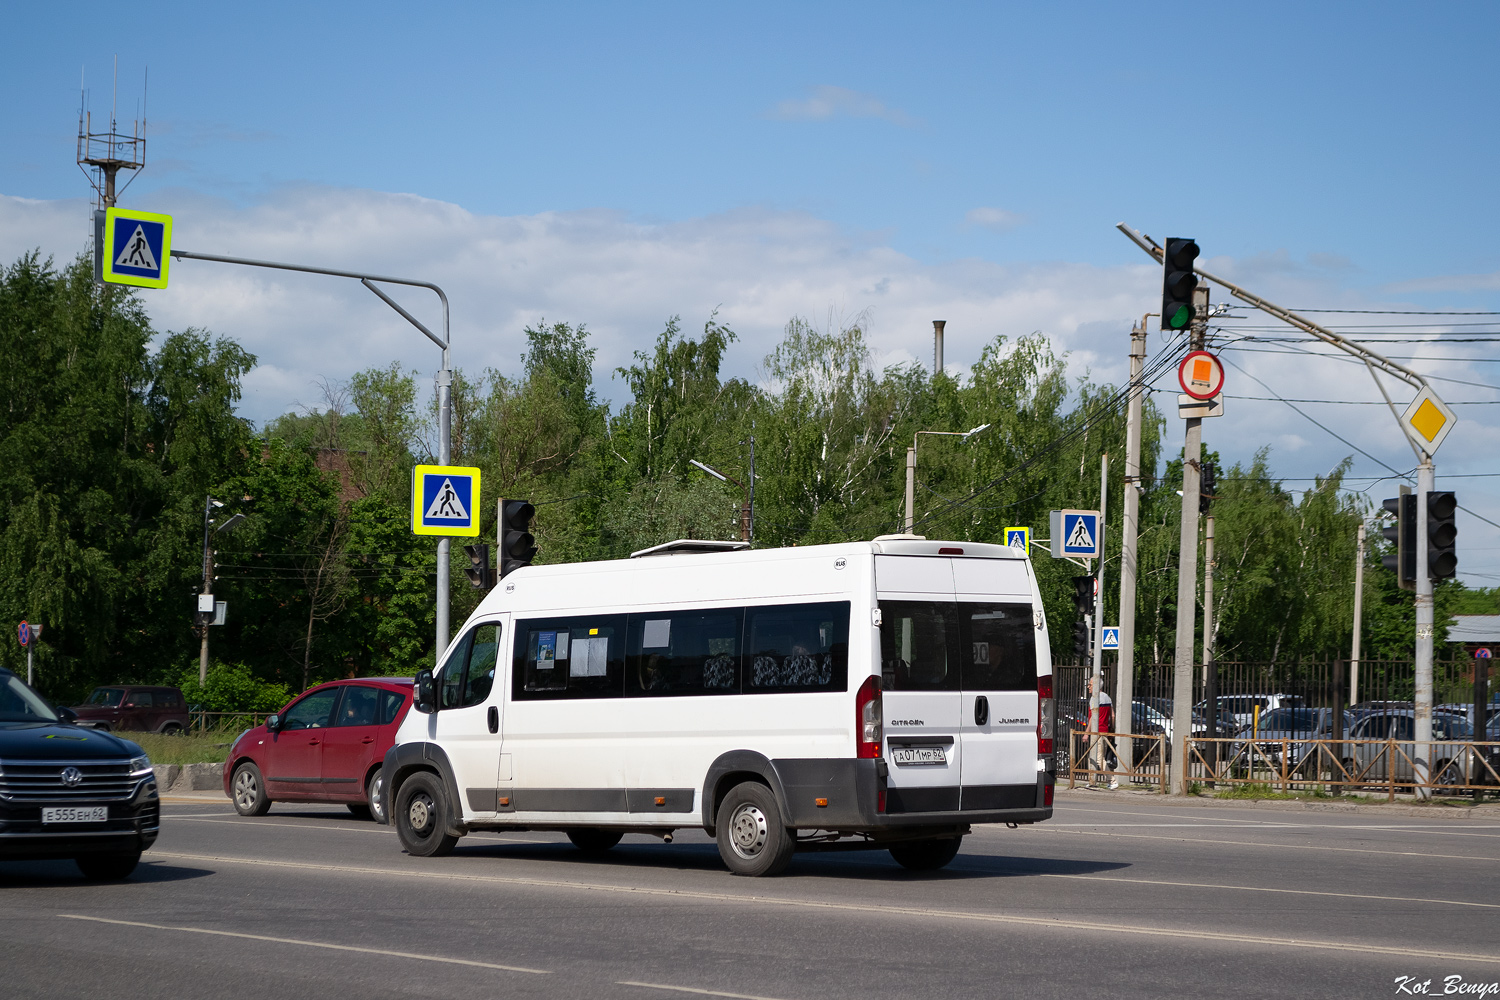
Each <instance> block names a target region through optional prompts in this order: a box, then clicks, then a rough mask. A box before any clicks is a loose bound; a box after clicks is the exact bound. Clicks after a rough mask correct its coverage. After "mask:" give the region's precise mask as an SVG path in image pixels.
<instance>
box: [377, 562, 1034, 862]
mask: <svg viewBox="0 0 1500 1000" xmlns="http://www.w3.org/2000/svg"><path fill="white" fill-rule="evenodd" d="M416 684H417V691H416V699H415V701H414V703H413V707H414V709H415V711H412V712H410V713H409V714H408V715H407V717H406V721H405V722H404V723H403V724H402V726H401V729H400V731H399V732H398V733H397V736H396V743H395V746H394V747H392V749H391V750H390V752H389V753H387V754H386V756H385V761H384V764H383V779H384V790H383V792H382V794H383V795H384V796H385V805H386V815H387V816H389V817H391V822H393V823H394V824H395V826H396V829H397V832H398V834H399V836H400V838H401V843H402V845H403V846H404V847H405V848H406V849H407V850H408V851H409V852H411V853H412V854H415V855H424V856H430V855H441V854H447V853H448V852H450V851H452V849H453V847H454V845H455V843H456V842H457V840H458V838H460V837H462V836H463V835H464V834H465V833H467V832H469V831H471V830H555V831H564V832H566V833H567V835H568V837H569V839H570V840H571V841H572V842H573V843H574V844H575V845H576V846H577V847H579V848H580V849H582V850H584V851H587V852H601V851H605V850H608V849H609V848H611V847H613V846H614V845H615V844H617V843H618V842H619V841H620V838H621V837H622V836H623V835H624V834H626V833H647V834H654V835H656V836H660V837H662V838H663V839H664V840H666V841H670V840H671V838H672V833H673V832H674V831H675V830H679V829H684V828H689V827H701V828H702V829H703V830H704V831H706V832H707V833H708V834H709V836H711V837H714V838H716V840H717V842H718V847H719V853H720V855H721V856H722V857H723V859H724V863H725V864H726V865H727V866H728V867H729V869H730V870H731V871H732V872H734V873H736V874H740V875H772V874H775V873H777V872H778V871H780V870H782V869H783V868H785V867H786V865H787V863H788V862H789V861H790V860H791V856H792V853H793V852H794V851H796V850H798V849H802V850H820V849H821V850H841V849H846V848H861V847H863V848H880V849H886V850H889V851H890V852H891V854H892V856H893V857H894V858H895V859H896V860H897V861H898V862H900V863H901V864H902V865H904V866H906V867H908V868H916V869H931V868H940V867H942V866H943V865H946V864H947V863H948V862H949V861H951V860H952V859H953V857H954V855H955V854H956V853H957V852H958V848H959V843H960V841H961V840H962V838H963V836H964V835H965V834H966V833H968V832H969V827H970V824H973V823H1009V824H1020V823H1035V822H1037V821H1039V820H1044V819H1048V818H1050V817H1051V815H1052V786H1053V781H1054V774H1053V770H1052V761H1053V756H1052V725H1053V721H1052V720H1053V699H1052V666H1051V657H1050V655H1049V652H1048V641H1047V621H1046V617H1045V616H1044V615H1043V613H1042V602H1041V597H1040V595H1039V593H1038V590H1037V584H1036V578H1035V576H1034V574H1033V572H1032V567H1031V563H1030V562H1029V561H1028V560H1027V558H1026V554H1025V553H1024V552H1023V551H1022V550H1020V549H1015V548H1009V547H1006V546H1001V545H987V544H979V543H974V542H940V541H929V540H926V539H922V538H920V537H918V536H912V535H906V536H883V537H881V538H877V539H875V540H874V541H870V542H851V543H844V544H837V545H816V546H808V547H794V548H783V549H760V550H749V549H746V548H744V546H743V545H742V543H725V542H720V543H714V542H692V541H683V542H674V543H668V544H666V545H662V546H658V547H656V548H655V549H648V550H645V551H644V552H641V553H637V554H636V556H634V557H632V558H630V559H620V560H613V561H608V562H590V563H572V564H565V565H556V566H528V567H525V568H523V569H520V570H517V571H515V572H513V573H510V574H508V575H507V576H505V577H504V578H503V579H502V580H501V581H500V585H499V586H498V587H496V588H495V589H494V590H493V591H492V592H491V593H490V594H489V595H488V596H487V597H486V598H485V599H484V600H483V601H482V602H481V603H480V605H479V608H478V609H477V610H476V611H475V612H474V614H473V615H472V616H470V618H469V620H468V622H466V623H465V625H464V627H463V628H462V629H461V630H460V632H459V634H458V637H457V639H455V640H454V641H453V642H452V644H451V645H450V646H449V647H448V649H447V650H446V653H445V655H444V657H443V659H442V662H441V664H440V665H439V666H438V668H437V670H435V671H432V672H428V671H423V672H422V673H420V674H418V675H417V682H416Z"/></svg>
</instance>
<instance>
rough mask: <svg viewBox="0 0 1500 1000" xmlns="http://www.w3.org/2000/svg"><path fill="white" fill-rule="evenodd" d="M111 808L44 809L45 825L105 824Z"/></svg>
mask: <svg viewBox="0 0 1500 1000" xmlns="http://www.w3.org/2000/svg"><path fill="white" fill-rule="evenodd" d="M107 819H109V806H55V807H43V808H42V822H43V823H103V822H104V821H105V820H107Z"/></svg>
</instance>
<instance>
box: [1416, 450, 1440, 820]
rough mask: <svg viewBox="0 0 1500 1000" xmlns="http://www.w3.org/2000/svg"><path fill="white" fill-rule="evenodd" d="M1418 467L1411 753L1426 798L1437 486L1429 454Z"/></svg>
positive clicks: (1419, 790)
mask: <svg viewBox="0 0 1500 1000" xmlns="http://www.w3.org/2000/svg"><path fill="white" fill-rule="evenodd" d="M1421 458H1422V462H1421V464H1420V465H1418V466H1417V599H1416V605H1417V649H1416V652H1417V663H1416V675H1417V676H1416V690H1415V692H1413V693H1414V694H1415V695H1416V697H1415V698H1414V699H1413V700H1414V701H1415V706H1414V707H1415V709H1416V711H1415V712H1414V713H1413V714H1414V715H1415V716H1416V724H1417V726H1416V729H1417V732H1416V737H1417V741H1416V746H1415V747H1413V749H1414V750H1415V751H1416V752H1415V753H1414V754H1413V755H1412V770H1413V772H1414V773H1413V777H1414V778H1415V779H1416V783H1417V787H1416V789H1415V791H1416V794H1417V798H1419V799H1429V798H1431V797H1432V791H1431V790H1430V789H1427V788H1423V787H1422V785H1423V784H1424V783H1425V782H1426V781H1427V778H1428V775H1429V774H1430V773H1431V765H1432V577H1430V576H1428V575H1427V574H1428V567H1427V545H1428V542H1427V495H1428V494H1429V493H1431V492H1432V490H1433V488H1434V487H1435V486H1436V483H1435V482H1434V480H1435V479H1436V476H1435V474H1434V469H1433V466H1432V456H1431V455H1428V454H1426V453H1423V454H1422V456H1421Z"/></svg>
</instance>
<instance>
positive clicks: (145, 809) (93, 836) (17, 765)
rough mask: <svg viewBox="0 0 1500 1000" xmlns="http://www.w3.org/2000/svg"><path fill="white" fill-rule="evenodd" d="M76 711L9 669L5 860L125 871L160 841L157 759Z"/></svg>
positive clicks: (0, 760)
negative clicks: (77, 719) (53, 702)
mask: <svg viewBox="0 0 1500 1000" xmlns="http://www.w3.org/2000/svg"><path fill="white" fill-rule="evenodd" d="M72 715H73V712H72V710H71V709H67V708H63V709H58V710H57V711H53V709H52V708H51V707H50V706H49V705H48V704H47V702H46V701H44V700H43V699H42V697H41V696H40V695H38V694H37V693H36V692H35V691H33V690H31V688H29V687H27V686H26V684H25V683H24V682H23V681H22V680H21V679H20V678H19V677H17V676H15V675H14V674H12V673H11V672H10V671H9V670H5V669H4V668H0V861H15V860H34V859H39V858H72V859H73V860H74V861H76V862H77V863H78V867H79V868H80V869H81V870H82V871H83V874H84V875H85V876H87V877H88V878H98V879H118V878H124V877H125V876H127V875H129V874H130V873H131V872H132V871H134V870H135V866H136V863H137V862H139V861H140V859H141V852H142V851H144V850H145V849H146V848H148V847H150V846H151V845H152V844H154V843H155V842H156V834H157V829H158V826H159V824H160V815H161V807H160V802H159V800H158V799H157V795H156V780H155V778H154V777H153V776H152V774H151V761H150V760H148V759H147V757H146V755H145V754H144V753H143V752H142V751H141V748H140V747H138V746H136V745H135V744H134V743H131V742H130V741H129V740H122V739H120V737H118V736H114V735H112V734H110V733H105V732H100V731H98V730H96V729H84V728H81V727H79V726H75V725H73V724H72V719H71V716H72Z"/></svg>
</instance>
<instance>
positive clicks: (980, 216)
mask: <svg viewBox="0 0 1500 1000" xmlns="http://www.w3.org/2000/svg"><path fill="white" fill-rule="evenodd" d="M964 222H966V223H968V224H969V225H971V226H979V227H980V228H981V229H991V230H994V231H995V232H997V233H1004V232H1008V231H1010V230H1012V229H1015V228H1016V227H1017V226H1020V225H1024V224H1025V223H1026V217H1025V216H1024V215H1020V214H1018V213H1016V212H1010V211H1007V210H1005V209H1003V208H989V207H987V206H981V207H980V208H971V209H969V211H968V212H967V213H966V214H965V215H964Z"/></svg>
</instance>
